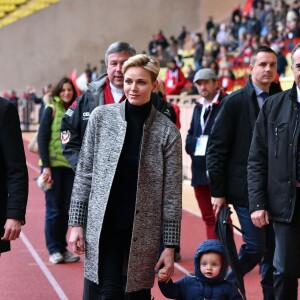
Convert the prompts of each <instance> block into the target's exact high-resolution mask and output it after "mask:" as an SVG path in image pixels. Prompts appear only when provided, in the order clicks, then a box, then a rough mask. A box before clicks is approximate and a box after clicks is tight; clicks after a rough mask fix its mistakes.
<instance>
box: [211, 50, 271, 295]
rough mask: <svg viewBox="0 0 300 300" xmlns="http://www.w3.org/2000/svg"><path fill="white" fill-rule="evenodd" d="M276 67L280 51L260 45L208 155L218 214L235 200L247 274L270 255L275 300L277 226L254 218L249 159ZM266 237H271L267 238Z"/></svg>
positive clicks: (265, 272)
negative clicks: (255, 222) (262, 225)
mask: <svg viewBox="0 0 300 300" xmlns="http://www.w3.org/2000/svg"><path fill="white" fill-rule="evenodd" d="M276 67H277V56H276V53H275V52H274V51H273V50H272V49H271V48H269V47H266V46H262V47H260V48H258V50H257V51H256V52H255V53H254V55H253V57H252V58H251V62H250V71H251V76H250V77H249V80H248V82H247V83H246V85H245V86H244V87H243V88H242V89H240V90H238V91H236V92H233V93H231V94H230V95H229V96H228V97H226V98H225V99H224V100H223V101H222V104H221V106H222V107H221V109H220V112H219V114H218V116H217V118H216V120H215V124H214V126H213V128H212V131H211V134H210V137H209V142H208V146H207V157H206V163H207V169H208V173H209V178H210V186H211V195H212V198H211V200H212V205H213V209H214V210H215V211H216V213H218V212H219V211H220V208H221V207H222V205H224V204H226V203H227V204H228V203H230V204H233V206H234V209H235V211H236V213H237V216H238V218H239V222H240V224H241V228H242V231H243V241H244V242H245V243H244V244H243V245H242V246H241V248H240V250H239V262H240V267H241V271H242V274H243V275H245V274H246V273H248V272H250V271H251V270H252V269H253V268H254V267H255V266H256V265H257V264H258V263H259V262H260V261H261V259H262V257H263V258H264V259H263V261H262V282H261V285H262V287H263V293H264V299H265V300H266V299H268V300H270V299H274V294H273V280H272V278H273V266H272V261H273V253H274V233H273V229H272V227H271V226H267V227H265V228H264V229H263V230H261V229H259V228H256V227H255V226H254V225H253V223H252V221H251V218H250V213H249V204H248V188H247V163H248V155H249V149H250V143H251V138H252V132H253V128H254V124H255V121H256V118H257V116H258V113H259V110H260V107H261V105H262V103H263V101H264V98H265V94H266V93H267V92H268V93H269V94H273V93H274V90H273V84H271V83H272V81H273V80H274V79H275V75H276ZM266 230H268V233H267V234H266V235H265V231H266ZM266 238H269V239H270V240H268V241H265V239H266ZM267 247H270V248H267ZM227 279H228V280H230V281H231V280H234V277H233V273H232V272H229V273H228V275H227Z"/></svg>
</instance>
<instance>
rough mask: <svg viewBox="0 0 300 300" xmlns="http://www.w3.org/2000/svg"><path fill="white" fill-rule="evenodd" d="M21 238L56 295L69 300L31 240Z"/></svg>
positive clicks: (32, 167)
mask: <svg viewBox="0 0 300 300" xmlns="http://www.w3.org/2000/svg"><path fill="white" fill-rule="evenodd" d="M26 164H27V166H28V167H29V168H31V169H32V170H34V171H36V172H37V173H38V174H40V169H39V168H37V167H36V166H34V165H33V164H31V163H30V162H28V161H27V162H26ZM20 237H21V240H22V241H23V243H24V244H25V246H26V247H27V249H28V251H29V252H30V254H31V255H32V257H33V258H34V260H35V261H36V263H37V265H38V266H39V268H40V269H41V271H42V272H43V273H44V275H45V277H46V278H47V280H48V281H49V283H50V284H51V285H52V287H53V289H54V291H55V292H56V294H57V295H58V297H59V299H61V300H68V297H67V296H66V294H65V293H64V291H63V290H62V288H61V287H60V285H59V284H58V282H57V281H56V280H55V278H54V276H53V275H52V274H51V272H50V271H49V269H48V268H47V266H46V265H45V264H44V262H43V261H42V259H41V257H40V256H39V255H38V253H37V252H36V251H35V249H34V248H33V246H32V245H31V243H30V242H29V240H28V239H27V237H26V236H25V234H24V233H23V232H21V234H20Z"/></svg>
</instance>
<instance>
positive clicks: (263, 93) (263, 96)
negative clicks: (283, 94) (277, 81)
mask: <svg viewBox="0 0 300 300" xmlns="http://www.w3.org/2000/svg"><path fill="white" fill-rule="evenodd" d="M259 96H260V97H262V98H263V101H265V100H266V99H267V98H268V97H269V93H267V92H262V93H260V94H259Z"/></svg>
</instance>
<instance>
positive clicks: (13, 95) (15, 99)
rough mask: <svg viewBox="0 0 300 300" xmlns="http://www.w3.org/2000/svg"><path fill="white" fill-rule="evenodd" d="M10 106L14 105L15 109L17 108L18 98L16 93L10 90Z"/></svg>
mask: <svg viewBox="0 0 300 300" xmlns="http://www.w3.org/2000/svg"><path fill="white" fill-rule="evenodd" d="M8 100H9V101H10V102H11V103H12V104H14V105H15V106H16V107H18V100H19V97H18V96H17V93H16V91H14V90H12V91H11V94H10V97H9V99H8Z"/></svg>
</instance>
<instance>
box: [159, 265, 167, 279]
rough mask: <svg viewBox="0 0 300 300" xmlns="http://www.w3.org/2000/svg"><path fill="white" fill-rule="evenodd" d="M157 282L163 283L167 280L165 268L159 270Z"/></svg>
mask: <svg viewBox="0 0 300 300" xmlns="http://www.w3.org/2000/svg"><path fill="white" fill-rule="evenodd" d="M157 278H158V281H161V282H165V281H166V280H167V271H166V270H165V268H163V269H160V270H159V271H158V274H157Z"/></svg>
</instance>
